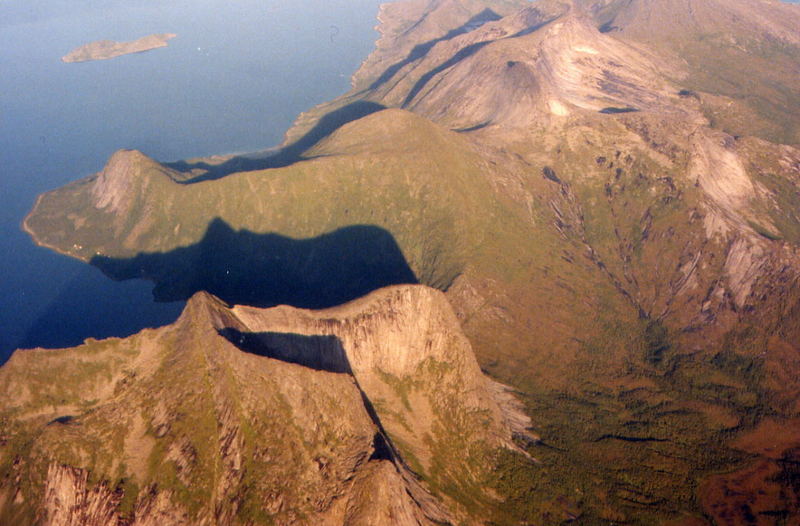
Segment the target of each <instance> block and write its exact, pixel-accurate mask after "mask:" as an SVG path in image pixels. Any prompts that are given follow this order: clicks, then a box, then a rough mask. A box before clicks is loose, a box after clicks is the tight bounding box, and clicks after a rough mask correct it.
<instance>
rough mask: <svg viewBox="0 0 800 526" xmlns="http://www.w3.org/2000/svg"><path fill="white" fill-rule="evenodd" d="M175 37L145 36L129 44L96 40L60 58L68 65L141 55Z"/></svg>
mask: <svg viewBox="0 0 800 526" xmlns="http://www.w3.org/2000/svg"><path fill="white" fill-rule="evenodd" d="M176 36H178V35H176V34H174V33H162V34H159V35H147V36H146V37H142V38H139V39H137V40H132V41H130V42H115V41H113V40H98V41H96V42H90V43H88V44H84V45H82V46H80V47H78V48H75V49H73V50H72V51H70V52H69V53H67V54H66V55H64V56H63V57H61V60H62V61H64V62H68V63H69V62H88V61H90V60H106V59H109V58H116V57H119V56H121V55H130V54H131V53H143V52H145V51H150V50H151V49H157V48H160V47H166V46H167V42H168V41H169V40H171V39H173V38H175V37H176Z"/></svg>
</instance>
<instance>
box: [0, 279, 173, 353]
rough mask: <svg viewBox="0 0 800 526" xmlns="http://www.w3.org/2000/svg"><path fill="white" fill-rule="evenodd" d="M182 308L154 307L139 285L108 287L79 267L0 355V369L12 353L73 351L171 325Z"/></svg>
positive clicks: (163, 304)
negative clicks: (38, 349) (91, 341)
mask: <svg viewBox="0 0 800 526" xmlns="http://www.w3.org/2000/svg"><path fill="white" fill-rule="evenodd" d="M182 308H183V303H162V304H154V303H153V300H152V298H151V296H150V294H148V292H147V291H146V290H144V291H143V290H142V284H141V283H124V284H120V283H110V282H109V281H108V278H107V277H105V276H103V275H102V274H101V273H100V272H98V271H97V269H94V268H91V267H90V266H88V265H84V264H82V263H81V264H80V267H79V270H78V272H77V273H76V274H75V275H74V276H72V277H71V278H69V279H68V280H66V281H65V282H64V283H63V284H62V285H61V287H60V289H59V290H58V291H54V297H53V299H52V301H51V302H50V303H49V304H48V305H47V306H46V308H44V309H43V310H42V311H41V312H40V313H38V315H37V316H36V318H35V319H34V321H33V322H32V323H31V325H30V326H28V327H27V328H26V329H25V330H24V332H23V333H22V335H21V336H20V338H19V339H18V340H16V341H14V342H13V346H12V347H11V348H10V349H8V351H7V352H4V353H2V355H0V364H2V363H4V362H5V360H7V359H8V358H9V357H10V355H11V352H12V351H13V350H14V349H30V348H35V347H45V348H64V347H73V346H75V345H80V344H81V343H83V341H84V340H86V339H87V338H96V339H101V338H108V337H112V336H115V337H125V336H130V335H131V334H135V333H137V332H139V331H141V330H142V329H144V328H146V327H160V326H162V325H166V324H168V323H172V322H173V321H175V319H176V318H177V317H178V315H179V314H180V312H181V310H182Z"/></svg>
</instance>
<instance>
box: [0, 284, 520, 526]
mask: <svg viewBox="0 0 800 526" xmlns="http://www.w3.org/2000/svg"><path fill="white" fill-rule="evenodd" d="M92 360H98V361H96V362H95V363H97V367H96V368H94V369H92V368H89V367H87V364H88V363H90V361H92ZM75 362H78V363H77V364H75ZM69 364H75V366H72V365H69ZM79 364H82V366H81V365H79ZM65 365H66V369H65ZM21 371H26V373H25V374H26V375H27V378H28V379H27V380H23V379H21V376H20V372H21ZM73 372H74V374H75V375H77V376H75V377H73ZM31 375H32V376H31ZM51 375H58V376H59V377H60V378H61V381H60V382H59V383H58V384H57V385H53V384H49V383H48V381H47V380H46V379H47V378H48V377H49V376H51ZM0 377H1V378H2V389H3V391H4V392H7V393H10V392H12V391H16V392H19V389H20V386H22V385H24V386H25V389H28V390H29V391H27V392H29V393H30V395H29V396H28V397H26V398H22V399H21V398H19V397H16V398H13V397H7V396H6V397H5V398H4V400H7V401H8V402H7V403H6V404H5V405H4V407H2V409H0V414H2V418H3V421H4V422H5V423H6V425H4V430H5V432H6V433H7V435H8V436H7V437H6V439H5V442H4V443H5V445H4V446H3V447H2V454H3V456H2V459H3V462H4V463H3V466H4V467H3V469H4V470H7V472H6V473H5V478H3V480H4V482H3V483H2V488H0V489H2V493H4V494H10V495H14V494H20V498H17V499H16V500H13V501H11V502H9V501H3V502H2V507H1V508H0V519H2V522H4V523H5V522H7V520H8V519H9V518H10V517H19V516H25V515H26V512H25V510H28V512H30V513H31V514H35V515H37V516H38V517H39V519H38V522H37V524H41V525H43V526H77V525H81V526H95V525H96V526H100V525H103V526H105V525H116V524H119V525H121V524H133V525H137V526H145V525H151V524H161V525H169V526H172V525H174V526H178V525H188V524H209V525H233V524H309V523H311V522H313V523H315V524H327V525H338V524H342V525H344V524H347V525H367V524H408V525H412V524H413V525H417V524H434V523H435V524H442V523H455V522H457V521H465V520H466V521H472V520H478V519H480V517H481V513H486V510H484V511H483V512H481V511H480V509H475V508H474V507H471V508H470V509H472V511H471V512H470V513H469V514H465V512H464V511H463V508H462V506H463V505H464V504H466V502H464V501H463V499H464V498H466V497H469V498H475V497H478V496H480V495H477V494H473V493H471V492H473V491H475V488H476V487H480V484H482V483H483V482H484V481H485V480H486V479H485V478H484V477H488V475H489V473H490V469H491V464H490V463H489V461H488V459H489V458H491V455H492V451H493V450H494V449H496V448H502V447H511V448H514V447H516V446H514V443H513V441H512V433H513V432H514V431H513V430H512V427H511V426H510V425H509V424H508V420H509V417H508V415H510V414H511V412H513V410H512V411H511V412H509V410H508V409H507V408H508V400H503V401H502V402H498V398H502V397H500V396H497V393H496V391H497V387H496V386H495V385H494V384H493V383H492V382H491V381H490V380H488V379H487V378H486V377H485V376H484V375H483V374H482V373H481V371H480V369H479V368H478V365H477V362H476V361H475V357H474V355H473V354H472V351H471V348H470V345H469V343H468V342H467V340H466V338H465V337H464V336H463V334H462V333H461V332H460V329H459V327H458V323H457V320H456V319H455V316H454V314H453V312H452V309H450V307H449V305H448V303H447V300H446V299H445V298H444V295H443V294H442V293H441V292H438V291H435V290H433V289H429V288H426V287H422V286H398V287H392V288H388V289H381V290H378V291H376V292H375V293H373V294H371V295H369V296H367V297H365V298H363V299H361V300H358V301H356V302H353V303H350V304H346V305H343V306H341V307H337V308H334V309H329V310H324V311H306V310H300V309H293V308H290V307H278V308H274V309H255V308H252V307H233V308H231V307H228V306H227V305H225V304H224V303H222V302H221V301H219V300H218V299H216V298H214V297H213V296H211V295H208V294H206V293H200V294H198V295H196V296H195V297H193V298H192V299H191V300H190V301H189V303H188V304H187V306H186V309H185V310H184V312H183V314H182V315H181V317H180V319H179V320H178V321H177V322H176V323H175V324H174V325H172V326H169V327H165V328H162V329H157V330H148V331H145V332H143V333H140V334H138V335H136V336H133V337H131V338H128V339H125V340H105V341H100V342H87V343H86V344H85V345H83V346H81V347H77V348H75V349H69V350H62V351H45V350H31V351H19V352H17V353H16V354H15V355H14V356H13V357H12V359H11V360H10V361H9V362H8V364H7V365H5V366H4V367H3V368H2V369H0ZM87 386H93V387H95V390H94V391H92V390H89V391H87V390H86V387H87ZM56 393H57V394H56ZM88 393H91V394H89V397H87V396H85V395H86V394H88ZM54 396H56V398H54ZM504 408H506V409H504ZM529 426H530V422H529V421H527V420H524V418H523V419H521V420H520V419H517V420H516V430H517V431H520V430H522V429H520V427H522V428H527V427H529ZM522 431H525V430H522ZM10 459H17V460H16V461H15V464H14V465H16V466H17V467H16V468H14V467H13V465H11V464H6V462H7V461H9V460H10ZM138 459H141V460H138ZM20 461H21V463H20ZM442 465H445V466H447V470H445V471H441V470H440V469H437V468H436V466H442ZM20 466H22V467H20ZM15 473H16V474H17V477H16V478H14V474H15ZM15 480H16V481H17V482H14V481H15ZM29 480H30V481H36V480H38V481H41V484H38V483H37V484H33V485H28V484H26V483H23V482H22V481H29ZM456 488H457V489H458V491H454V489H456ZM486 497H487V496H486V495H483V496H481V498H486ZM490 499H491V497H490Z"/></svg>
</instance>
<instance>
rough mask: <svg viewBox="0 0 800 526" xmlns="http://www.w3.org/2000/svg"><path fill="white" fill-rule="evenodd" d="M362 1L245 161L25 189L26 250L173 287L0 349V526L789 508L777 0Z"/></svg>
mask: <svg viewBox="0 0 800 526" xmlns="http://www.w3.org/2000/svg"><path fill="white" fill-rule="evenodd" d="M379 18H380V22H381V23H380V26H379V29H380V32H381V38H380V40H378V42H377V44H376V49H375V51H374V52H373V53H372V54H371V55H370V57H369V58H368V59H367V60H366V61H365V62H364V64H362V66H361V68H360V69H359V71H358V72H357V73H356V74H355V76H354V77H353V89H352V91H351V92H350V93H348V94H346V95H344V96H342V97H340V98H339V99H336V100H334V101H332V102H330V103H327V104H324V105H321V106H318V107H317V108H314V109H312V110H310V111H308V112H306V113H305V114H303V115H301V116H300V118H299V119H298V120H297V122H296V123H295V125H294V126H293V127H292V128H291V129H290V130H289V131H288V132H287V139H286V141H285V144H284V145H283V146H284V147H283V148H282V149H281V150H280V152H279V153H277V154H276V155H274V156H272V157H268V158H262V159H254V158H246V157H232V158H229V159H219V158H218V159H209V160H190V161H184V162H179V163H171V164H168V165H167V164H162V163H158V162H157V161H155V160H153V159H150V158H149V157H147V156H146V155H144V154H142V153H140V152H137V151H133V150H124V151H120V152H117V153H116V154H114V155H113V156H112V158H111V159H110V161H109V162H108V164H107V166H106V167H105V168H104V169H103V170H102V171H101V172H100V173H98V174H96V175H93V176H91V177H88V178H86V179H83V180H81V181H76V182H74V183H71V184H69V185H67V186H65V187H63V188H60V189H58V190H54V191H52V192H49V193H47V194H44V195H42V196H41V197H40V198H39V199H38V201H37V203H36V205H35V208H34V210H33V211H32V212H31V214H30V215H29V216H28V217H27V218H26V220H25V223H24V226H25V228H26V230H27V231H28V232H30V233H31V235H32V236H33V237H34V239H35V240H36V242H37V243H39V244H40V245H43V246H47V247H50V248H53V249H55V250H57V251H59V252H61V253H63V254H68V255H70V256H72V257H76V258H79V259H81V260H84V261H86V262H90V263H92V264H94V265H96V266H98V267H99V268H101V269H102V270H103V271H104V272H106V273H107V274H108V275H109V276H112V277H115V278H118V279H125V278H134V277H147V278H150V279H152V280H153V281H154V282H155V283H156V287H155V290H154V294H155V295H156V297H157V298H159V299H163V300H172V299H187V298H190V301H189V303H188V305H187V308H186V312H185V313H184V316H183V317H182V319H181V320H179V321H178V322H176V324H173V325H172V326H170V327H166V328H162V329H158V330H155V331H145V332H143V333H140V335H137V336H133V337H131V338H128V339H125V340H117V339H112V340H106V341H104V342H94V341H90V342H87V344H86V345H83V346H80V347H77V348H75V349H73V350H67V351H44V350H38V351H36V350H34V351H24V352H18V353H16V354H15V355H14V357H12V359H11V360H10V361H9V362H8V364H7V365H6V366H4V367H3V369H2V370H0V395H2V396H0V523H2V524H42V525H46V526H56V525H58V526H66V525H67V524H70V525H72V524H80V525H81V526H106V525H108V524H118V525H119V524H126V525H136V526H144V525H150V524H154V523H155V521H156V520H158V524H159V525H160V526H183V525H188V524H214V525H219V526H222V525H225V526H227V525H238V524H258V525H267V524H281V525H284V524H285V525H288V524H331V525H347V526H354V525H360V524H369V525H373V524H377V525H384V524H393V525H397V524H401V525H406V524H408V525H418V524H434V523H435V524H442V523H449V524H469V525H473V524H495V525H498V526H500V525H505V526H511V525H514V526H516V525H519V524H539V525H554V524H566V523H572V522H575V523H577V524H581V525H582V526H583V525H604V524H627V525H640V526H650V525H654V524H665V525H671V526H678V525H681V526H722V525H750V524H759V525H776V526H777V525H781V524H783V525H789V524H793V525H795V526H797V525H798V524H800V523H798V517H800V402H798V400H800V344H799V343H798V342H800V214H798V210H800V84H798V83H797V82H796V79H797V76H798V73H797V72H798V71H800V34H798V32H797V28H798V27H800V10H799V9H798V6H796V5H789V4H785V3H782V2H776V1H764V2H758V3H754V2H751V1H750V0H694V1H692V2H691V3H689V2H685V1H684V0H571V1H561V0H553V1H550V0H538V1H537V2H529V1H528V0H426V1H422V0H404V1H397V2H391V3H388V4H385V5H384V6H383V7H382V8H381V11H380V15H379ZM409 282H411V283H414V282H418V283H419V284H409ZM384 285H392V287H389V288H388V289H386V288H381V289H380V290H377V291H374V292H372V293H371V294H370V295H369V296H367V298H366V299H363V298H362V299H360V300H356V301H355V302H353V303H350V304H348V305H345V306H344V307H342V306H341V304H342V303H344V302H345V301H347V300H348V299H350V300H352V299H355V298H359V297H361V296H363V295H364V292H365V290H371V289H373V288H378V287H382V286H384ZM420 285H427V286H428V287H431V288H425V287H421V286H420ZM432 289H440V291H439V292H437V291H435V290H432ZM200 291H207V292H208V293H210V294H213V295H214V296H215V297H218V298H220V300H221V301H219V300H217V299H214V297H212V296H210V295H209V294H207V293H206V292H200ZM445 300H446V301H445ZM225 303H239V304H248V305H251V307H228V306H227V305H225ZM279 303H280V304H290V305H293V306H294V307H299V308H288V307H280V308H261V307H269V306H271V305H274V304H279ZM448 304H449V305H448ZM321 307H326V309H325V310H322V311H309V310H305V309H310V308H313V309H317V308H321ZM462 331H463V333H462ZM464 337H465V338H466V339H467V340H468V342H469V345H467V343H465V340H463V338H464ZM472 352H474V355H475V362H477V366H476V365H475V363H473V361H472V360H473V359H472ZM483 373H486V374H488V375H489V376H491V377H493V378H495V379H497V380H499V381H501V382H502V383H503V384H506V385H509V386H511V387H513V388H514V389H515V390H516V392H517V393H519V394H520V397H521V400H522V402H523V403H524V409H525V412H526V414H527V416H528V417H529V420H525V419H524V418H523V419H521V422H522V423H521V425H520V426H517V427H522V428H525V427H527V426H529V425H532V426H533V429H534V431H535V432H536V435H538V436H539V437H540V439H539V440H536V439H534V438H532V437H530V436H528V437H526V436H524V435H523V436H520V435H517V436H516V437H515V434H514V428H513V427H510V426H508V425H505V424H504V422H508V421H509V420H510V419H511V417H510V416H508V412H504V411H502V410H501V409H500V405H499V404H500V402H498V401H497V400H495V401H494V402H493V401H492V400H493V399H494V395H495V394H497V393H496V391H494V389H495V387H493V386H494V385H495V384H488V385H489V387H487V383H486V382H488V381H487V380H485V379H483V376H482V374H483ZM487 390H488V391H487ZM359 391H360V392H359ZM501 391H502V388H501ZM501 394H502V393H501ZM362 396H363V398H362ZM483 415H485V418H486V420H485V421H484V422H481V421H480V418H481V417H482V416H483ZM476 420H478V423H476ZM487 429H488V430H489V432H488V433H487V432H486V431H485V430H487ZM523 430H524V429H523ZM509 431H510V432H511V436H512V438H516V439H517V446H519V448H522V449H524V451H525V453H527V455H526V454H523V452H521V451H520V450H518V449H513V448H510V447H508V444H506V443H504V442H503V441H502V440H498V439H496V438H494V437H495V436H497V435H499V436H500V437H501V438H502V437H506V438H507V436H508V433H509ZM461 452H463V455H461V454H460V453H461ZM534 458H535V459H536V461H534V460H532V459H534ZM409 473H412V474H413V480H411V481H409V479H408V478H407V475H408V474H409ZM414 481H416V482H419V484H420V485H421V486H422V487H423V489H424V490H425V491H417V490H418V486H417V485H416V482H414ZM411 482H413V484H412V483H411ZM412 492H413V493H412ZM405 495H411V500H412V501H414V502H413V503H412V502H409V498H407V497H405ZM432 504H436V505H432ZM441 510H444V511H443V512H441ZM366 511H371V512H375V514H372V515H368V514H366V513H365V512H366ZM384 511H385V513H386V514H385V515H376V514H383V513H384ZM440 512H441V513H440ZM101 513H102V514H103V515H102V516H101ZM234 515H235V519H234V518H232V517H234ZM67 516H69V517H72V519H71V522H68V521H67V520H66V519H63V517H67ZM37 517H42V520H41V521H40V522H35V520H34V519H36V518H37ZM92 517H96V518H92ZM113 517H116V518H113ZM385 517H392V519H391V520H390V519H387V518H385ZM112 518H113V519H112ZM114 521H116V522H114Z"/></svg>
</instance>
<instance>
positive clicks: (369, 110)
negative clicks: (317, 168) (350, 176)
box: [166, 100, 386, 184]
mask: <svg viewBox="0 0 800 526" xmlns="http://www.w3.org/2000/svg"><path fill="white" fill-rule="evenodd" d="M384 109H386V106H383V105H381V104H378V103H376V102H369V101H363V100H362V101H356V102H353V103H351V104H348V105H346V106H343V107H341V108H339V109H337V110H334V111H332V112H330V113H328V114H326V115H325V116H323V117H322V118H321V119H320V120H319V122H317V124H316V125H315V126H314V127H313V128H311V130H309V131H308V132H307V133H306V134H305V135H303V136H302V137H301V138H300V139H298V140H297V141H295V142H293V143H292V144H290V145H288V146H286V147H284V148H281V149H280V150H278V151H277V152H276V153H273V154H265V155H264V156H248V155H242V156H236V157H233V158H232V159H230V160H228V161H225V162H223V163H220V164H209V163H207V162H204V161H198V162H187V161H177V162H174V163H166V165H167V166H168V167H170V168H172V169H174V170H177V171H179V172H187V173H188V172H191V171H192V170H198V169H199V170H203V171H204V172H205V173H203V174H201V175H198V176H196V177H190V178H188V179H185V180H183V181H181V182H182V183H184V184H191V183H198V182H201V181H211V180H214V179H220V178H222V177H225V176H226V175H230V174H232V173H236V172H245V171H251V170H265V169H267V168H280V167H283V166H289V165H290V164H294V163H296V162H298V161H300V160H302V156H301V155H302V153H303V152H305V151H306V150H308V149H309V148H311V147H312V146H314V145H315V144H317V143H318V142H320V141H321V140H323V139H325V138H326V137H328V136H330V135H331V134H332V133H333V132H335V131H336V130H338V129H339V128H341V127H342V126H344V125H345V124H347V123H350V122H353V121H356V120H358V119H361V118H363V117H366V116H367V115H371V114H373V113H375V112H378V111H381V110H384Z"/></svg>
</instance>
